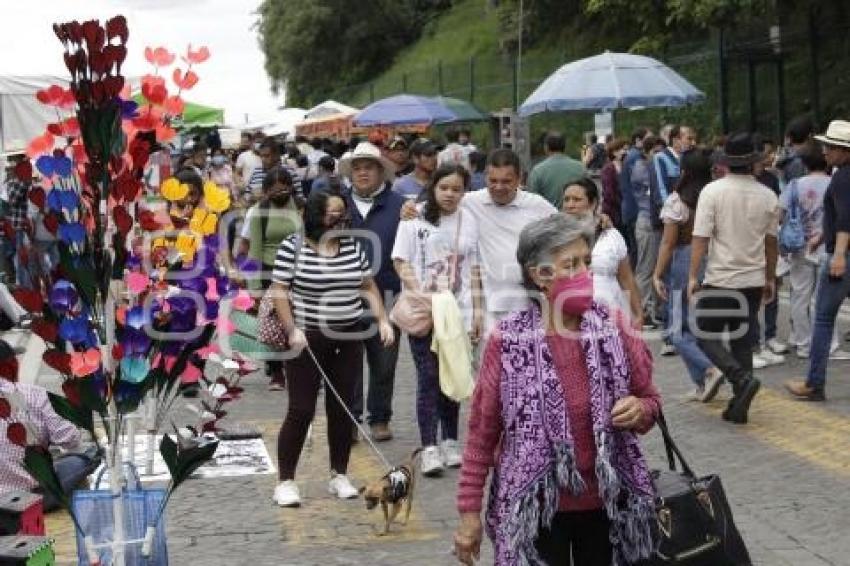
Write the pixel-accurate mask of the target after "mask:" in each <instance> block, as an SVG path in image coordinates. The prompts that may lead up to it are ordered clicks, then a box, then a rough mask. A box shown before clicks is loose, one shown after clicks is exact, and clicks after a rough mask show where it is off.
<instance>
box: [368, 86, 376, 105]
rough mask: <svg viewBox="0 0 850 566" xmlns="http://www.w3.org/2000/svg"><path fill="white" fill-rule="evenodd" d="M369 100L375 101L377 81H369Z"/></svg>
mask: <svg viewBox="0 0 850 566" xmlns="http://www.w3.org/2000/svg"><path fill="white" fill-rule="evenodd" d="M369 102H375V83H369Z"/></svg>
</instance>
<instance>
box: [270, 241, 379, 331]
mask: <svg viewBox="0 0 850 566" xmlns="http://www.w3.org/2000/svg"><path fill="white" fill-rule="evenodd" d="M298 238H300V236H290V237H289V238H287V239H285V240H284V241H283V242H281V244H280V248H278V251H277V257H276V258H275V262H274V271H273V272H272V280H274V281H275V282H276V283H282V284H285V285H288V286H289V288H290V289H291V291H290V297H291V299H292V305H293V308H294V311H295V312H294V316H295V324H296V325H297V326H298V327H299V328H311V329H316V328H327V327H331V328H342V327H348V326H352V325H354V324H357V323H358V322H359V321H360V319H361V318H362V316H363V301H362V291H361V287H362V286H363V281H364V279H365V278H366V277H368V276H370V275H371V273H370V268H369V261H368V260H367V259H366V254H365V252H364V251H363V249H362V248H361V246H360V244H359V243H358V242H356V241H355V240H354V239H352V238H349V237H343V238H340V240H339V250H338V251H337V253H336V255H335V256H333V257H325V256H321V255H319V254H318V253H316V250H314V249H313V248H311V247H310V246H308V245H307V243H306V242H302V243H298V242H297V239H298ZM296 248H298V250H297V252H296ZM296 253H297V256H298V257H297V259H296ZM293 268H294V269H295V271H296V273H295V275H294V277H293Z"/></svg>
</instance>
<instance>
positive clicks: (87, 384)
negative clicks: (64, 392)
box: [77, 376, 107, 415]
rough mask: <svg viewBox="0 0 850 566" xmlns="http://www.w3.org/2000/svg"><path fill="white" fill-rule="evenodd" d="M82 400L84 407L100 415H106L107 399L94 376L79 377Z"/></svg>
mask: <svg viewBox="0 0 850 566" xmlns="http://www.w3.org/2000/svg"><path fill="white" fill-rule="evenodd" d="M77 382H78V383H79V392H80V401H81V402H82V404H83V407H86V408H87V409H89V410H90V411H94V412H95V413H98V414H99V415H105V414H106V412H107V406H106V399H104V398H103V396H102V395H101V394H100V391H99V388H98V386H97V383H95V380H94V378H93V377H91V376H90V377H87V378H82V379H78V380H77Z"/></svg>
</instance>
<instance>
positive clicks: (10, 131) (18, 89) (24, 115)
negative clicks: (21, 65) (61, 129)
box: [0, 75, 68, 155]
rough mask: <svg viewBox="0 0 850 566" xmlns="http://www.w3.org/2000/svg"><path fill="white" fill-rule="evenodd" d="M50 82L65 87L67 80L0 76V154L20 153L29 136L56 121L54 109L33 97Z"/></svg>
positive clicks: (47, 76)
mask: <svg viewBox="0 0 850 566" xmlns="http://www.w3.org/2000/svg"><path fill="white" fill-rule="evenodd" d="M50 85H60V86H62V87H63V88H68V79H65V78H62V77H54V76H50V75H37V76H15V75H7V76H0V155H9V154H12V153H20V152H22V151H23V150H25V149H26V147H27V144H28V143H29V141H30V140H31V139H32V138H34V137H36V136H39V135H41V134H43V133H44V129H45V128H46V127H47V124H49V123H51V122H56V121H57V116H56V109H55V108H52V107H49V106H45V105H44V104H42V103H41V102H39V101H38V100H36V98H35V93H36V92H38V91H39V90H42V89H46V88H47V87H49V86H50ZM64 114H67V113H64ZM63 117H64V115H63Z"/></svg>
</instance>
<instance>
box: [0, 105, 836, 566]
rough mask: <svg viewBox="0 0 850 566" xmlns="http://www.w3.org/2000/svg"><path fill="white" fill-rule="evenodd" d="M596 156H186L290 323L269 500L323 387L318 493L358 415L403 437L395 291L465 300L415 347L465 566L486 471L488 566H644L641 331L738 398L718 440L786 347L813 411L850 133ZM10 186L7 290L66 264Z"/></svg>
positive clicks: (472, 550)
mask: <svg viewBox="0 0 850 566" xmlns="http://www.w3.org/2000/svg"><path fill="white" fill-rule="evenodd" d="M592 141H593V142H594V143H592V144H590V145H589V146H588V147H587V148H586V149H585V150H584V151H583V152H582V153H583V155H582V156H581V159H574V158H572V157H570V156H569V155H568V152H567V143H566V140H565V138H564V136H563V135H561V134H559V133H557V132H549V133H547V134H546V136H545V139H544V143H543V145H544V149H545V154H546V155H545V158H544V159H543V160H541V161H540V162H539V163H537V164H536V165H534V167H532V168H530V171H527V174H526V168H525V167H524V166H523V163H522V162H521V160H520V157H519V156H518V155H517V154H516V153H515V152H514V151H512V150H510V149H505V148H502V149H495V150H493V151H491V152H490V153H489V155H485V154H484V153H483V152H481V151H479V150H478V149H477V148H476V147H475V146H474V145H473V144H472V143H471V140H470V135H469V132H468V131H465V130H450V131H448V132H447V133H446V135H445V143H437V142H435V141H433V140H430V139H426V138H422V137H402V136H395V137H392V138H391V139H385V138H383V137H381V136H378V135H376V136H370V137H369V139H368V140H352V141H351V142H350V143H341V142H332V141H330V140H323V139H313V140H307V139H302V138H295V139H293V140H292V141H286V142H280V141H279V140H276V139H273V138H267V137H264V136H263V135H262V134H251V133H245V134H243V136H242V139H241V145H240V148H239V150H238V151H236V152H228V151H226V150H224V149H222V148H221V147H220V145H217V144H216V143H214V140H213V143H208V141H207V140H202V139H197V140H194V141H193V142H192V143H191V144H190V145H189V146H187V147H186V148H185V150H184V152H183V154H182V155H181V156H180V157H179V159H178V160H177V161H176V163H175V164H174V165H173V170H174V171H176V173H175V174H176V175H177V177H178V179H183V181H181V182H185V183H187V184H189V185H192V186H195V185H198V186H200V185H199V184H198V183H197V182H196V181H197V180H204V179H210V180H213V181H214V182H215V183H216V184H217V185H218V186H220V187H224V188H226V189H227V190H228V191H230V194H231V201H232V203H233V208H234V210H235V211H236V212H238V214H237V215H235V216H236V217H237V218H239V219H240V220H239V221H238V222H235V223H233V225H232V226H230V227H229V229H228V239H229V241H228V245H226V246H222V254H221V255H222V257H221V258H220V260H221V263H222V265H223V268H224V269H225V270H226V272H227V274H228V276H229V277H230V278H231V280H233V281H235V282H236V283H238V284H239V285H243V286H247V287H250V288H253V289H255V290H257V291H258V292H262V291H266V292H268V293H271V294H272V296H273V298H274V300H273V304H274V312H275V314H276V316H277V317H278V318H279V320H280V322H281V324H282V326H283V327H284V328H285V332H286V338H287V343H288V344H287V352H288V353H289V355H288V356H287V359H286V360H282V361H270V362H268V363H267V368H266V369H267V374H268V377H269V388H270V389H271V390H284V389H285V390H286V391H287V393H288V404H287V409H286V415H285V418H284V421H283V424H282V426H281V429H280V432H279V436H278V462H279V480H280V481H279V483H278V485H277V486H276V488H275V490H274V494H273V499H274V501H275V502H276V503H277V504H278V505H280V506H283V507H297V506H299V505H300V503H301V500H302V498H301V494H300V491H299V489H298V484H297V482H296V472H297V468H298V461H299V456H300V454H301V451H302V448H303V446H304V444H305V441H306V439H307V436H308V434H309V427H310V423H311V422H312V420H313V417H314V414H315V410H316V403H317V400H318V398H319V392H320V390H321V389H322V388H323V387H324V388H326V389H332V390H333V392H334V394H330V392H329V391H326V394H325V410H326V413H327V422H328V450H329V464H330V470H331V474H330V479H329V491H330V492H331V493H332V494H334V495H335V496H337V497H339V498H341V499H349V498H355V497H357V496H358V490H357V489H356V488H355V487H354V485H353V484H352V482H351V480H350V479H349V477H348V475H347V468H348V460H349V455H350V452H351V446H352V443H353V442H357V441H358V439H359V435H358V428H357V427H355V420H356V421H362V420H364V419H365V422H366V424H367V425H368V433H369V436H370V438H369V440H370V441H372V442H386V441H389V440H391V439H392V438H393V429H392V427H391V422H392V418H393V391H394V383H395V376H396V365H397V360H398V355H399V343H400V341H401V339H402V336H403V334H405V332H403V330H407V329H406V328H405V329H402V328H401V326H402V325H401V323H399V324H396V322H397V319H396V318H395V316H394V313H393V311H394V309H395V308H396V307H397V306H398V304H399V303H401V302H402V301H400V300H399V297H405V296H406V299H405V301H404V302H405V304H409V302H408V301H407V299H410V298H411V297H414V296H419V297H423V296H424V297H425V298H426V301H430V300H431V298H433V297H436V296H438V295H439V296H443V297H446V296H448V297H450V298H451V302H452V304H453V305H454V306H456V309H454V308H444V307H440V308H437V302H436V301H435V302H434V303H433V305H434V308H433V312H432V313H429V315H428V316H431V317H432V318H433V320H431V321H430V323H429V324H430V327H429V328H427V329H426V331H425V332H412V331H407V332H406V334H407V339H408V341H409V346H410V352H411V354H412V358H413V362H414V366H415V369H416V379H417V387H416V407H415V408H416V417H417V422H418V426H419V437H420V438H419V441H420V444H421V447H422V455H421V469H422V473H423V474H424V475H425V476H428V477H439V476H440V475H442V473H443V471H444V470H445V469H446V468H452V467H461V472H460V483H459V489H458V495H457V505H458V510H459V512H460V514H461V522H460V526H459V528H458V532H457V534H456V539H455V543H456V553H457V555H458V557H459V559H460V560H461V561H462V562H464V563H467V564H471V563H472V561H473V558H474V557H475V556H477V555H478V553H479V549H480V544H481V538H482V531H483V528H482V520H481V509H482V502H481V500H482V495H483V490H484V486H485V484H486V482H487V478H488V476H491V477H492V479H491V482H492V486H493V487H492V489H491V498H490V502H489V507H488V511H487V530H488V533H489V535H490V536H491V538H492V539H493V541H494V546H495V552H496V561H497V563H498V564H515V563H537V561H539V560H541V559H542V560H545V561H546V562H547V563H565V561H568V558H567V557H569V556H570V555H572V560H573V562H572V563H573V564H581V565H584V564H610V563H611V561H612V559H614V558H616V560H617V563H635V562H637V561H639V560H641V559H643V558H646V557H648V555H649V553H650V552H651V549H652V528H651V525H650V518H651V517H652V509H653V487H652V485H651V481H650V478H649V474H648V470H647V465H646V461H645V460H644V458H643V456H642V454H641V451H640V447H639V442H638V440H637V436H636V435H637V434H639V433H644V432H646V431H647V430H649V429H650V428H651V427H652V426H653V424H654V422H655V419H656V418H657V417H658V415H659V412H660V408H661V398H660V395H659V393H658V391H657V390H656V388H655V386H654V385H653V382H652V356H651V355H650V353H649V349H648V347H647V344H646V341H645V340H644V335H642V334H641V333H640V331H652V333H650V334H647V335H646V336H648V337H652V338H657V339H659V340H661V341H662V343H663V344H662V348H661V353H662V355H676V354H678V355H679V356H680V357H681V360H682V362H683V364H684V367H685V369H686V372H687V376H688V377H689V379H690V380H691V382H692V385H693V390H692V391H691V392H690V393H689V395H688V399H690V400H693V401H701V402H708V401H710V400H711V399H713V398H714V397H715V396H716V395H717V393H718V390H719V389H720V388H721V387H722V385H723V384H724V382H728V383H729V384H730V385H731V387H732V391H733V395H732V397H731V399H730V401H729V403H728V406H727V407H726V409H725V410H724V412H723V419H725V420H727V421H729V422H732V423H737V424H744V423H746V422H747V420H748V412H749V408H750V405H751V403H752V402H753V399H754V398H755V397H756V395H757V393H758V390H759V387H760V382H759V380H758V378H757V377H756V374H755V373H754V370H758V369H760V368H763V367H766V366H768V365H775V364H781V363H783V362H784V361H785V357H784V356H786V355H789V353H790V352H791V350H793V353H794V354H796V355H797V356H798V357H800V358H805V359H808V360H809V368H808V374H807V376H806V377H805V379H794V380H790V381H789V382H788V383H787V384H786V388H787V390H788V392H789V394H790V395H791V396H793V397H794V398H797V399H802V400H809V401H824V400H825V399H826V394H825V381H826V368H827V365H828V362H829V360H845V359H850V355H848V354H847V353H845V352H844V351H843V350H842V349H841V348H840V347H839V345H840V342H841V341H842V338H843V337H842V336H841V333H840V332H839V330H838V328H837V327H836V324H835V321H836V317H837V314H838V312H839V309H840V307H841V305H842V303H843V301H844V298H845V297H846V296H847V295H848V292H850V273H848V270H847V262H846V257H847V251H848V245H850V178H848V175H850V123H847V122H843V121H834V122H832V123H831V124H830V125H829V128H828V129H827V131H826V133H825V134H823V135H815V134H814V127H813V125H812V124H811V123H810V122H809V121H807V120H805V119H797V120H794V121H793V122H792V123H791V124H790V125H789V128H788V131H787V135H786V139H785V140H784V143H783V144H782V145H781V146H778V145H777V144H774V143H773V142H772V141H771V140H769V139H766V138H765V137H763V136H759V135H758V134H751V133H736V134H732V135H729V136H727V137H724V138H718V139H716V140H713V141H712V143H711V144H708V145H703V144H700V140H699V139H698V138H697V133H696V131H695V129H694V128H691V127H688V126H687V125H681V124H680V125H672V126H670V127H665V128H664V129H662V131H661V133H660V134H659V135H655V134H654V133H653V132H652V131H650V130H649V129H647V128H639V129H637V130H635V131H634V132H633V133H632V135H631V136H630V137H629V138H628V139H621V138H615V139H609V140H608V141H607V143H605V144H604V146H603V145H602V144H600V143H599V142H596V140H592ZM8 178H9V179H10V180H9V181H8V182H7V183H6V186H5V194H4V195H3V201H4V203H5V207H6V210H5V218H6V224H5V226H6V227H7V228H6V230H5V234H4V236H5V238H4V245H5V250H6V252H5V253H4V254H2V259H3V260H4V262H5V264H4V266H3V272H4V273H6V274H7V275H8V281H9V282H10V283H11V282H14V284H15V285H19V286H26V287H29V288H32V287H33V283H32V281H33V278H36V279H37V278H38V277H43V276H45V274H46V273H49V272H50V270H51V266H52V265H55V263H56V262H57V261H58V257H57V256H58V251H57V247H56V240H55V236H53V235H52V233H51V232H50V230H49V229H47V228H46V227H44V226H43V223H42V222H39V217H38V212H37V210H35V209H34V208H33V206H32V203H31V202H30V199H29V198H28V190H29V188H30V186H31V183H32V180H31V179H21V178H19V177H17V176H16V175H15V174H14V168H13V169H11V170H10V171H9V174H8ZM151 190H152V191H153V192H156V190H157V187H156V186H153V187H151ZM191 200H192V197H191V195H188V196H187V197H186V202H183V201H179V202H177V201H175V202H170V203H169V208H168V214H169V215H170V216H171V217H172V219H173V221H174V222H175V223H179V222H183V223H184V224H185V221H186V220H187V219H188V218H190V217H191V214H192V206H193V204H192V202H191ZM21 248H26V249H27V250H28V253H27V254H20V253H14V252H15V250H19V249H21ZM10 258H14V261H11V262H10V261H8V260H9V259H10ZM248 262H253V263H254V264H255V265H257V266H258V267H259V268H260V273H261V275H260V276H259V277H252V276H249V274H248V273H247V271H246V269H245V268H244V266H245V265H247V263H248ZM12 274H14V275H12ZM783 278H784V279H785V281H786V282H787V283H788V284H789V287H790V304H791V307H790V311H789V313H788V314H789V315H790V322H791V334H790V336H789V339H788V341H787V344H786V342H785V341H783V340H780V337H779V336H778V324H777V321H778V320H779V314H780V311H781V310H782V309H780V302H779V299H778V297H779V293H778V288H779V287H780V282H781V281H782V280H783ZM4 303H6V304H4ZM428 304H430V303H428ZM440 304H441V305H442V304H443V303H442V302H441V303H440ZM0 305H3V310H4V312H6V313H7V316H9V317H10V319H11V323H12V324H20V323H21V321H22V319H23V318H25V317H24V316H23V311H22V310H21V309H20V307H17V310H16V305H14V300H12V299H11V298H10V297H9V294H8V290H7V289H5V288H2V287H0ZM693 309H696V312H695V313H693V312H692V311H693ZM455 312H458V313H459V315H455V314H454V313H455ZM9 313H12V314H11V315H10V314H9ZM692 314H693V315H694V316H692ZM444 326H448V327H450V328H451V330H452V331H453V332H454V336H458V337H463V339H461V340H453V341H448V343H442V341H441V340H439V339H438V338H437V337H436V336H435V330H434V328H436V327H441V328H442V327H444ZM727 338H728V339H727ZM438 342H441V343H440V344H439V345H438V346H437V345H436V344H437V343H438ZM440 349H444V351H443V353H438V352H437V350H440ZM248 354H249V355H250V353H248ZM364 356H365V361H366V365H367V367H368V372H367V374H366V375H364V372H363V358H364ZM458 356H460V358H457V357H458ZM464 356H468V357H464ZM446 357H447V358H452V359H464V360H469V365H474V366H475V368H476V370H477V379H476V383H475V390H474V393H473V395H472V400H471V409H470V420H469V425H468V431H467V433H466V435H465V439H464V442H463V443H462V442H461V437H462V436H463V435H461V434H460V430H459V427H460V418H459V416H460V402H459V400H458V399H456V398H453V397H452V396H450V395H448V394H447V393H446V389H445V387H444V386H443V385H442V383H443V382H444V381H445V380H446V379H448V376H447V375H446V372H447V371H451V372H453V374H454V373H455V372H457V371H458V370H457V368H456V367H454V368H451V364H446V363H444V358H446ZM466 371H468V372H469V371H471V368H467V370H466ZM325 380H327V381H325ZM364 386H365V390H366V394H365V395H364ZM520 424H521V426H520ZM462 444H463V445H465V447H463V446H462ZM499 446H500V447H501V448H498V447H499ZM497 451H498V452H499V454H501V456H500V457H499V458H495V454H496V453H497ZM520 464H521V465H520ZM600 470H604V471H605V473H602V472H600ZM623 501H627V502H628V503H627V504H623ZM653 520H654V519H653Z"/></svg>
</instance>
